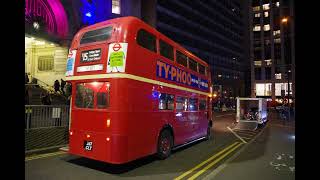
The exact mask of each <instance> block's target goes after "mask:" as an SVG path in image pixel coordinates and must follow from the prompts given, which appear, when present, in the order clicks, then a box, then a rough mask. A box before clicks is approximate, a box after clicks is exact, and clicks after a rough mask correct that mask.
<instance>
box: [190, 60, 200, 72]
mask: <svg viewBox="0 0 320 180" xmlns="http://www.w3.org/2000/svg"><path fill="white" fill-rule="evenodd" d="M189 68H190V69H191V70H193V71H195V72H197V69H198V68H197V62H196V61H195V60H193V59H191V58H189Z"/></svg>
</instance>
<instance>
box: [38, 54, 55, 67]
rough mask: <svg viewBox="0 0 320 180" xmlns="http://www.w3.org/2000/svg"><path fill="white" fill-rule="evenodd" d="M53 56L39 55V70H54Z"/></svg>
mask: <svg viewBox="0 0 320 180" xmlns="http://www.w3.org/2000/svg"><path fill="white" fill-rule="evenodd" d="M53 66H54V64H53V56H39V57H38V70H39V71H52V70H53Z"/></svg>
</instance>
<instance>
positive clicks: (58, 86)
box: [53, 79, 60, 92]
mask: <svg viewBox="0 0 320 180" xmlns="http://www.w3.org/2000/svg"><path fill="white" fill-rule="evenodd" d="M53 86H54V90H55V91H56V92H59V90H60V83H59V80H58V79H57V80H55V81H54V85H53Z"/></svg>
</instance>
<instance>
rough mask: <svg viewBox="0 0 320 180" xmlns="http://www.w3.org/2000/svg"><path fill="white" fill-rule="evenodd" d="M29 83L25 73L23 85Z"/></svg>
mask: <svg viewBox="0 0 320 180" xmlns="http://www.w3.org/2000/svg"><path fill="white" fill-rule="evenodd" d="M28 83H29V76H28V73H25V75H24V84H28Z"/></svg>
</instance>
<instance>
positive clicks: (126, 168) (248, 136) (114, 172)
mask: <svg viewBox="0 0 320 180" xmlns="http://www.w3.org/2000/svg"><path fill="white" fill-rule="evenodd" d="M215 116H216V117H215V122H214V128H213V136H214V138H213V139H211V140H208V141H205V140H203V141H199V142H196V143H193V144H191V145H188V146H186V147H183V148H181V149H178V150H176V151H174V152H173V153H172V155H171V156H170V157H169V158H168V159H166V160H157V159H156V158H154V157H153V156H148V157H145V158H142V159H139V160H136V161H133V162H131V163H128V164H125V165H110V164H106V163H103V162H98V161H94V160H90V159H86V158H82V157H78V156H72V155H68V154H66V153H63V152H57V153H52V154H44V155H36V156H32V157H27V158H26V161H25V179H30V180H31V179H32V180H41V179H44V180H51V179H52V180H57V179H59V180H67V179H76V180H82V179H83V180H84V179H85V180H87V179H95V180H99V179H103V180H105V179H154V180H155V179H161V180H163V179H176V180H178V179H203V178H207V179H208V177H213V176H216V175H215V174H214V175H212V173H213V172H215V171H216V170H217V169H219V167H221V166H220V165H224V163H225V162H227V161H228V160H229V159H230V158H233V156H235V155H237V152H240V151H243V150H242V149H243V148H244V147H245V146H246V144H245V143H244V142H243V141H242V140H244V141H245V142H247V144H249V143H248V142H250V144H251V145H252V144H253V143H251V141H253V142H255V141H254V138H256V137H258V136H260V135H263V134H264V133H265V132H262V131H263V130H264V129H262V130H261V129H260V130H257V131H241V130H240V131H239V130H235V132H236V134H237V135H238V136H240V137H242V140H241V139H239V137H237V136H235V135H234V134H233V133H232V132H231V131H230V130H229V129H228V128H227V127H231V129H232V128H233V122H234V118H235V114H230V113H222V114H220V113H219V114H218V113H216V114H215ZM260 132H261V133H260ZM248 147H249V146H248ZM261 148H262V149H263V148H264V147H261ZM251 151H252V149H251ZM263 152H264V151H263ZM240 156H242V155H241V154H240ZM259 157H263V154H261V153H258V154H257V156H256V157H252V159H257V158H259ZM268 160H269V159H268ZM268 163H269V161H268ZM269 166H270V165H269ZM230 167H231V166H230ZM227 168H229V166H228V167H227ZM227 168H225V169H224V170H226V171H225V172H227V173H229V174H230V176H231V177H233V176H232V172H228V171H227ZM273 168H275V167H273ZM240 172H241V171H240ZM217 174H218V175H221V174H224V171H221V172H220V173H217ZM230 176H229V177H230ZM216 177H217V178H219V177H218V176H216ZM210 179H211V178H210ZM232 179H233V178H232ZM247 179H251V178H247ZM253 179H254V178H253Z"/></svg>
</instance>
